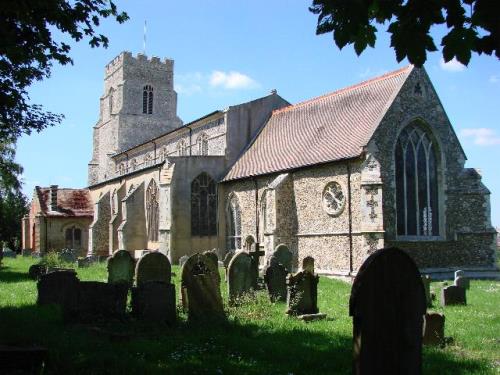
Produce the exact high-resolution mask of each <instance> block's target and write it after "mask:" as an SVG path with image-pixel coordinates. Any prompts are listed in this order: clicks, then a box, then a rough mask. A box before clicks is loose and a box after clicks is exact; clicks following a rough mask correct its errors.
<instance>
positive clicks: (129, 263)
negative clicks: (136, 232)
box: [107, 250, 135, 285]
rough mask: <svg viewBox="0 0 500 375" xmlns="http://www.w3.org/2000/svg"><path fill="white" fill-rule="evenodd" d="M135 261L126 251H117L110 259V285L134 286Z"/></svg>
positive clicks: (108, 266)
mask: <svg viewBox="0 0 500 375" xmlns="http://www.w3.org/2000/svg"><path fill="white" fill-rule="evenodd" d="M134 267H135V264H134V259H132V256H131V255H130V253H129V252H128V251H126V250H117V251H115V252H114V253H113V255H112V256H110V257H109V258H108V265H107V268H108V283H110V284H117V283H124V284H127V285H132V283H133V282H134Z"/></svg>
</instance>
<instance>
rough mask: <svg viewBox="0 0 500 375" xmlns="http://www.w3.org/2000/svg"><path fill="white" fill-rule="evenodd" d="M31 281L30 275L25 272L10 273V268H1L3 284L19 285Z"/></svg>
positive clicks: (0, 276)
mask: <svg viewBox="0 0 500 375" xmlns="http://www.w3.org/2000/svg"><path fill="white" fill-rule="evenodd" d="M28 280H31V279H30V278H29V276H28V274H26V273H24V272H17V271H10V267H8V266H1V267H0V282H1V283H17V282H21V281H28Z"/></svg>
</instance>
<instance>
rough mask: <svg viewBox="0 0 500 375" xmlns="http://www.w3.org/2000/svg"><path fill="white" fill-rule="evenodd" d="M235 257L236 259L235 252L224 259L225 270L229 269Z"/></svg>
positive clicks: (231, 252)
mask: <svg viewBox="0 0 500 375" xmlns="http://www.w3.org/2000/svg"><path fill="white" fill-rule="evenodd" d="M233 257H234V251H230V252H228V253H227V254H226V256H225V257H224V260H223V263H224V268H228V267H229V263H231V259H233Z"/></svg>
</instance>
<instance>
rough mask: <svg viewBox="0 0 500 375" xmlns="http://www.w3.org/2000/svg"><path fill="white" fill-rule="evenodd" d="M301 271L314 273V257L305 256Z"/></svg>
mask: <svg viewBox="0 0 500 375" xmlns="http://www.w3.org/2000/svg"><path fill="white" fill-rule="evenodd" d="M302 271H309V272H311V273H312V274H314V258H313V257H309V256H308V257H305V258H304V259H303V260H302Z"/></svg>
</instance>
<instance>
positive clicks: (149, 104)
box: [142, 85, 153, 115]
mask: <svg viewBox="0 0 500 375" xmlns="http://www.w3.org/2000/svg"><path fill="white" fill-rule="evenodd" d="M142 113H143V114H147V115H151V114H153V86H151V85H146V86H144V87H143V89H142Z"/></svg>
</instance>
